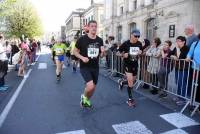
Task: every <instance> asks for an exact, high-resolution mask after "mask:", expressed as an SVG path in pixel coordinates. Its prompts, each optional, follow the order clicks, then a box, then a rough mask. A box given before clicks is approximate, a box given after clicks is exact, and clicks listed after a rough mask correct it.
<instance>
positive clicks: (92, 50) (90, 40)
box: [74, 20, 104, 107]
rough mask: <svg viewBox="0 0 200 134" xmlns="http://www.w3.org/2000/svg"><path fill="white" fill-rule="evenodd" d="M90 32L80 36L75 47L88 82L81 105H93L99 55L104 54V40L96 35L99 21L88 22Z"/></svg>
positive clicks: (81, 70) (84, 77) (75, 53)
mask: <svg viewBox="0 0 200 134" xmlns="http://www.w3.org/2000/svg"><path fill="white" fill-rule="evenodd" d="M88 29H89V33H88V34H87V35H84V36H82V37H80V38H79V40H78V41H77V43H76V46H75V49H74V55H75V56H76V57H77V58H79V59H80V72H81V75H82V77H83V79H84V80H85V82H86V87H85V91H84V94H83V95H81V105H82V106H83V107H91V106H92V105H91V102H90V98H91V97H92V95H93V93H94V91H95V88H96V84H97V81H98V75H99V56H103V55H104V47H103V40H102V39H101V38H100V37H98V36H97V35H96V32H97V22H96V21H94V20H93V21H90V22H89V23H88Z"/></svg>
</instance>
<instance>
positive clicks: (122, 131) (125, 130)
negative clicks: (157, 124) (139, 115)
mask: <svg viewBox="0 0 200 134" xmlns="http://www.w3.org/2000/svg"><path fill="white" fill-rule="evenodd" d="M112 127H113V128H114V130H115V132H116V133H117V134H153V133H152V132H151V131H150V130H149V129H147V128H146V126H145V125H143V124H142V123H141V122H139V121H132V122H127V123H122V124H116V125H112Z"/></svg>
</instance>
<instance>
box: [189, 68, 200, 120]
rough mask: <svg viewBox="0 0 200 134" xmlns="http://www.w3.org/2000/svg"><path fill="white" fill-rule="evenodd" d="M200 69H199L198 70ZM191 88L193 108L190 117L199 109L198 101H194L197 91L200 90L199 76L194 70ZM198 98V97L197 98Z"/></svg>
mask: <svg viewBox="0 0 200 134" xmlns="http://www.w3.org/2000/svg"><path fill="white" fill-rule="evenodd" d="M194 66H196V64H194ZM199 69H200V68H199ZM192 81H193V82H192V83H193V84H192V88H193V89H194V90H193V99H192V106H194V107H195V108H194V110H193V111H192V113H191V116H193V115H194V114H195V112H196V111H197V110H198V108H199V107H200V101H199V100H198V101H197V100H196V96H197V95H199V94H197V91H198V90H200V87H199V86H200V75H199V70H198V69H194V70H193V75H192ZM199 97H200V96H199Z"/></svg>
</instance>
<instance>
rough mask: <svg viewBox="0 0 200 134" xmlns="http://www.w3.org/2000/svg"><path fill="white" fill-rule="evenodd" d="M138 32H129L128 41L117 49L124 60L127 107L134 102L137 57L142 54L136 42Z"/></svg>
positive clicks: (139, 44) (138, 43) (139, 45)
mask: <svg viewBox="0 0 200 134" xmlns="http://www.w3.org/2000/svg"><path fill="white" fill-rule="evenodd" d="M139 38H140V31H139V30H137V29H135V30H133V31H132V32H131V38H130V40H128V41H126V42H124V43H123V44H122V46H121V47H120V48H119V52H120V53H121V54H122V56H123V58H124V69H125V74H126V77H127V80H128V87H127V91H128V97H129V99H128V101H127V104H128V105H129V106H134V105H135V101H134V99H133V97H132V91H131V90H132V88H133V84H134V82H135V80H136V76H137V73H138V57H139V55H140V54H141V53H142V43H141V42H140V41H138V39H139Z"/></svg>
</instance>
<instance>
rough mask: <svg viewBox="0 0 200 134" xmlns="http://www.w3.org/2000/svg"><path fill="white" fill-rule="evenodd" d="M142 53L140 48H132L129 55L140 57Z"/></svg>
mask: <svg viewBox="0 0 200 134" xmlns="http://www.w3.org/2000/svg"><path fill="white" fill-rule="evenodd" d="M139 51H140V48H139V47H130V50H129V54H130V55H138V54H139Z"/></svg>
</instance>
